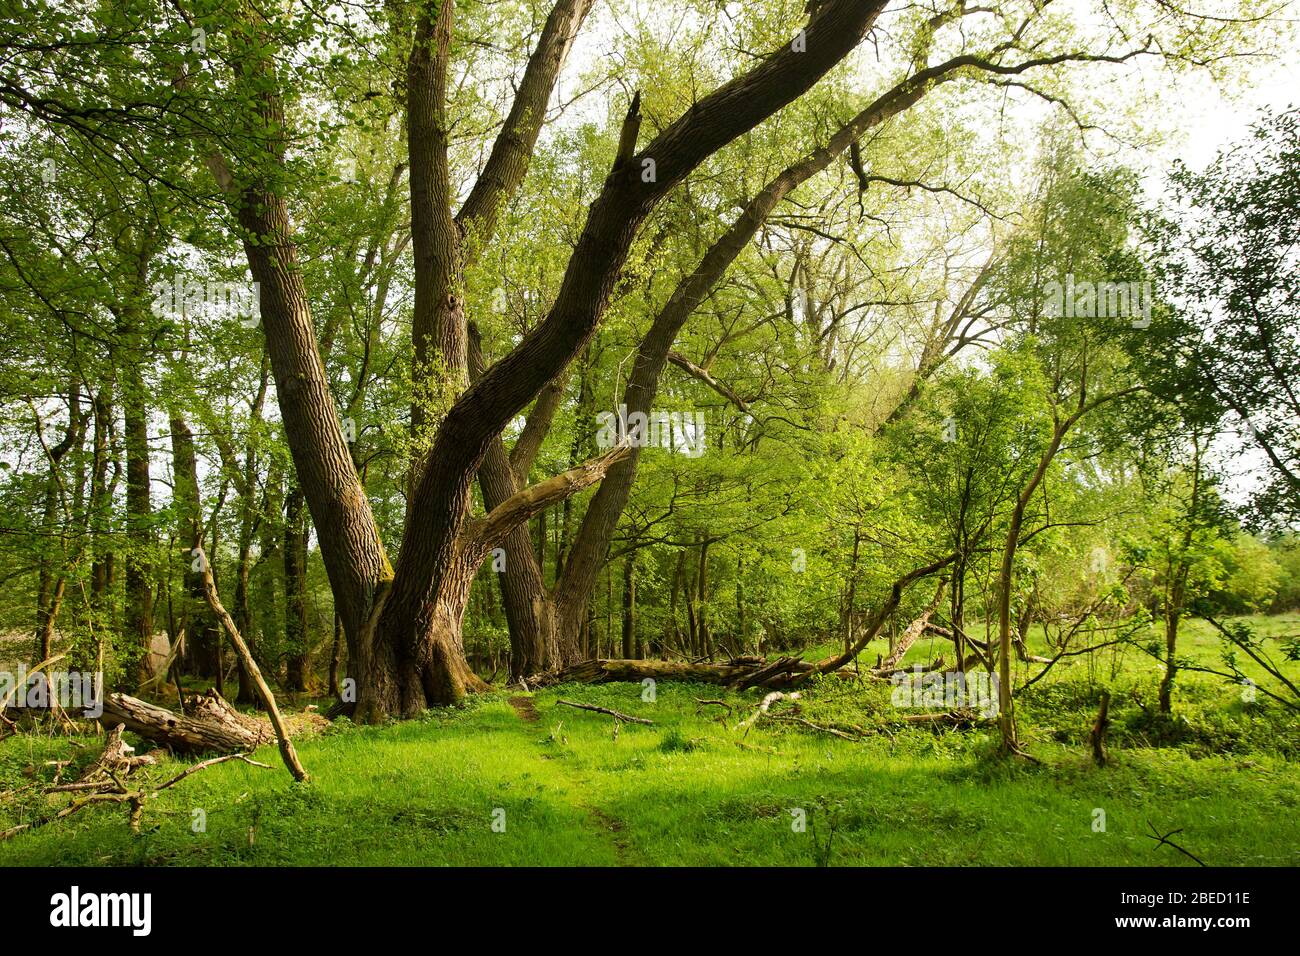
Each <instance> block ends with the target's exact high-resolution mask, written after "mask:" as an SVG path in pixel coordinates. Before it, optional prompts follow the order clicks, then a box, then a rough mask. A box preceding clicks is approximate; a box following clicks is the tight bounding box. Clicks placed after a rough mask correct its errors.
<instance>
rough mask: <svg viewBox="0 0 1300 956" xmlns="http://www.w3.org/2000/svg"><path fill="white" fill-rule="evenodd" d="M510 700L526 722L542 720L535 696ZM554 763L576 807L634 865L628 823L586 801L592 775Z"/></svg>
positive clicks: (624, 863)
mask: <svg viewBox="0 0 1300 956" xmlns="http://www.w3.org/2000/svg"><path fill="white" fill-rule="evenodd" d="M509 702H510V706H511V707H512V708H514V712H515V716H517V717H518V718H519V719H520V721H522V722H523V723H525V724H536V723H539V722H540V721H541V714H540V713H539V712H538V710H537V705H536V704H535V703H534V702H533V698H531V697H525V696H523V695H518V696H515V697H511V698H510V701H509ZM535 745H536V744H535V742H534V746H535ZM552 764H553V765H554V766H559V767H563V768H564V771H563V773H564V777H565V781H564V782H565V787H564V793H565V797H566V798H567V799H568V800H569V802H570V803H571V804H572V805H573V806H574V807H576V808H577V809H579V810H582V811H583V813H585V814H586V816H587V818H588V820H589V821H590V822H591V824H592V826H593V828H594V829H596V830H598V831H599V832H600V835H601V839H602V842H604V843H605V844H606V845H608V846H612V847H613V849H614V854H615V856H616V857H617V858H618V864H619V865H620V866H629V865H632V860H631V858H630V844H629V843H628V840H627V837H626V836H624V831H625V830H626V829H627V827H626V825H625V824H624V823H623V821H622V820H620V819H618V817H615V816H613V815H612V814H610V813H608V812H607V811H605V810H602V809H601V808H600V807H597V806H593V805H592V804H591V803H588V802H586V801H587V799H588V798H589V797H590V795H591V791H590V788H589V787H588V786H587V785H588V784H589V783H590V780H589V779H588V778H585V777H579V776H577V775H576V774H575V773H574V772H573V771H572V770H571V769H570V768H568V767H567V766H565V764H564V762H563V761H552Z"/></svg>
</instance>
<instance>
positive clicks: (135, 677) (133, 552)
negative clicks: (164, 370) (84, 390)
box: [121, 306, 154, 682]
mask: <svg viewBox="0 0 1300 956" xmlns="http://www.w3.org/2000/svg"><path fill="white" fill-rule="evenodd" d="M128 311H134V306H128V307H127V309H126V310H124V314H125V313H126V312H128ZM124 333H125V334H126V336H127V338H128V340H129V341H130V342H131V343H133V345H132V347H131V349H130V351H129V353H128V355H129V358H128V360H127V361H126V362H125V364H124V368H123V371H122V414H123V420H124V430H123V439H124V441H123V444H124V446H125V448H126V529H127V532H126V533H127V541H128V544H129V547H128V550H127V553H126V616H125V619H124V621H123V629H122V637H123V646H122V648H121V659H122V661H123V664H124V666H125V667H126V668H127V671H126V677H127V680H128V681H136V682H138V681H141V680H144V679H146V678H148V677H149V676H150V674H149V648H150V644H151V642H152V640H153V587H152V567H151V562H150V560H149V558H150V554H151V553H152V551H153V548H154V537H153V526H152V517H153V507H152V504H151V502H150V493H149V485H150V482H149V403H148V398H147V395H146V392H145V384H144V375H143V372H142V370H143V368H144V355H143V354H142V353H141V351H140V348H139V342H140V339H141V335H142V333H141V331H140V329H139V325H138V322H136V321H132V322H131V324H130V325H126V326H124Z"/></svg>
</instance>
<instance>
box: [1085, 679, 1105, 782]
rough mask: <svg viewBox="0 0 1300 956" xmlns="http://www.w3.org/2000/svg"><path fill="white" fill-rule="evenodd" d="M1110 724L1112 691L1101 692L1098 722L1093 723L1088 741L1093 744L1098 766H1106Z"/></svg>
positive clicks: (1094, 757) (1093, 754) (1093, 756)
mask: <svg viewBox="0 0 1300 956" xmlns="http://www.w3.org/2000/svg"><path fill="white" fill-rule="evenodd" d="M1109 726H1110V691H1108V690H1103V691H1102V692H1101V707H1099V708H1098V709H1097V722H1096V723H1095V724H1093V725H1092V730H1091V731H1090V732H1089V734H1088V742H1089V743H1090V744H1092V759H1093V760H1095V761H1096V762H1097V766H1098V767H1104V766H1106V728H1107V727H1109Z"/></svg>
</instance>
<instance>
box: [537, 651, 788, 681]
mask: <svg viewBox="0 0 1300 956" xmlns="http://www.w3.org/2000/svg"><path fill="white" fill-rule="evenodd" d="M781 660H783V661H786V662H788V663H787V665H786V670H785V671H784V672H783V674H776V673H775V672H773V673H771V674H770V675H769V679H776V678H777V677H779V676H784V674H786V673H788V674H799V673H806V672H807V671H810V670H811V669H812V665H811V664H809V663H808V662H807V661H801V660H799V659H798V658H782V659H781ZM768 666H769V665H768V662H766V661H764V662H763V663H762V664H749V663H745V664H692V663H688V662H685V661H654V660H635V659H633V660H619V659H605V658H597V659H595V660H590V661H581V662H580V663H577V664H574V665H573V666H571V667H566V668H564V669H563V670H561V671H558V672H555V673H551V674H544V675H538V676H536V677H534V678H533V686H534V687H536V686H539V685H547V684H566V683H575V684H604V683H608V682H610V681H631V682H632V683H639V682H640V681H643V680H645V679H646V678H650V679H651V680H655V681H661V680H662V681H696V682H698V683H701V684H720V685H722V686H723V687H732V686H735V684H737V683H738V682H740V681H743V680H746V679H747V678H750V677H752V676H753V674H754V673H755V671H758V670H760V669H764V668H767V667H768ZM749 686H753V685H752V684H751V685H749Z"/></svg>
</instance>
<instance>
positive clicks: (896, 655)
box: [876, 578, 948, 674]
mask: <svg viewBox="0 0 1300 956" xmlns="http://www.w3.org/2000/svg"><path fill="white" fill-rule="evenodd" d="M947 580H948V579H947V578H940V579H939V586H938V587H937V588H935V589H934V600H932V601H931V602H930V606H929V607H927V608H926V609H925V610H924V611H923V612H921V616H920V617H918V618H917V619H916V620H915V621H913V622H912V623H911V624H909V625H907V630H905V631H904V632H903V634H902V636H901V637H899V639H898V642H897V643H896V644H895V645H894V649H893V650H892V651H891V652H890V654H889V656H888V657H886V658H885V660H884V662H883V663H882V664H881V665H880V667H878V668H876V670H877V671H878V672H880V673H882V674H883V673H889V672H891V671H893V670H894V668H896V667H897V666H898V662H899V661H901V660H902V659H903V658H904V657H906V656H907V652H908V651H909V650H911V649H912V645H913V644H915V643H916V640H917V638H919V637H920V636H921V635H922V634H924V633H925V626H926V625H927V624H929V623H930V615H932V614H933V613H934V612H935V610H936V609H937V608H938V607H939V602H940V601H941V600H942V599H943V586H944V584H946V583H947Z"/></svg>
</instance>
